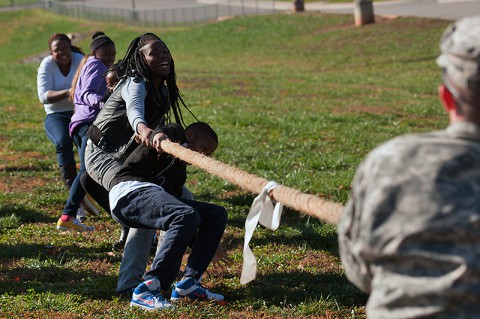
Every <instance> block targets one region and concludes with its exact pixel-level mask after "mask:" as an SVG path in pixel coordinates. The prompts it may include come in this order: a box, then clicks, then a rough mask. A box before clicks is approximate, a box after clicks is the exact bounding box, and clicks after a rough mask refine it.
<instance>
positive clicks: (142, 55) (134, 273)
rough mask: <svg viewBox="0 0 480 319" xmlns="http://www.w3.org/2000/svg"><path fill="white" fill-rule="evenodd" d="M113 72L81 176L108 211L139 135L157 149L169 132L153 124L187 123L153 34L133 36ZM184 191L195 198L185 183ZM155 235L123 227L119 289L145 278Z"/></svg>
mask: <svg viewBox="0 0 480 319" xmlns="http://www.w3.org/2000/svg"><path fill="white" fill-rule="evenodd" d="M111 72H112V73H115V75H116V77H117V79H118V81H119V82H118V83H117V84H116V85H115V88H114V90H113V92H111V95H110V97H109V99H108V101H107V102H106V103H105V104H104V106H103V108H102V110H101V111H100V113H99V115H98V116H97V119H96V120H95V121H94V123H93V125H92V126H91V127H90V129H89V133H88V136H89V138H90V139H89V140H88V142H87V147H86V151H85V164H86V169H87V172H88V174H83V175H82V177H81V184H82V186H83V188H84V189H85V190H86V191H87V192H88V193H89V194H90V195H92V197H94V199H95V201H96V202H97V203H99V204H100V205H101V206H102V207H103V208H104V209H105V210H106V211H107V212H110V206H109V200H108V191H109V190H110V182H111V180H112V178H113V177H114V176H115V174H116V172H117V171H118V170H119V169H120V168H121V166H122V163H123V162H124V161H125V159H126V157H127V156H128V155H129V153H130V152H131V150H133V149H134V148H135V147H136V145H138V142H137V141H139V142H140V143H141V144H143V145H145V146H151V147H155V148H156V149H157V150H158V149H159V148H160V141H161V140H162V139H163V138H165V136H164V135H163V134H155V135H154V136H153V135H152V133H153V130H152V128H155V127H156V126H157V125H158V124H167V123H169V122H172V120H174V121H175V122H177V123H179V124H182V125H184V122H183V118H182V112H181V109H180V104H182V105H183V106H184V107H185V108H186V106H185V104H184V102H183V100H182V99H181V96H180V92H179V90H178V87H177V84H176V76H175V65H174V62H173V59H172V57H171V55H170V52H169V50H168V48H167V46H166V45H165V44H164V43H163V41H162V40H160V38H158V37H157V36H156V35H155V34H152V33H146V34H144V35H142V36H139V37H137V38H135V39H134V40H133V41H132V42H131V43H130V45H129V47H128V49H127V52H126V54H125V57H124V58H123V59H122V60H120V61H119V62H118V63H117V64H116V65H115V66H114V67H113V69H112V70H111ZM187 110H188V109H187ZM192 115H193V114H192ZM135 137H137V138H135ZM182 197H187V198H190V199H193V196H192V195H191V194H190V193H189V192H188V190H187V189H186V188H184V191H183V194H182ZM127 235H128V238H127ZM154 235H155V231H154V230H152V229H132V230H130V231H128V228H123V229H122V235H121V236H120V240H119V244H120V245H121V246H123V245H125V248H124V254H123V256H124V257H123V258H122V264H121V266H120V274H119V278H118V285H117V291H118V292H129V293H131V291H132V289H131V288H132V287H136V286H137V285H138V284H139V283H141V282H142V280H141V277H142V275H143V273H144V272H145V268H146V265H147V260H148V256H149V253H150V247H151V244H152V241H153V238H154Z"/></svg>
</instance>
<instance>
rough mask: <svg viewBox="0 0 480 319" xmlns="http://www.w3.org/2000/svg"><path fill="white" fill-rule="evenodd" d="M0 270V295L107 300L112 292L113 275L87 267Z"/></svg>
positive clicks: (115, 281)
mask: <svg viewBox="0 0 480 319" xmlns="http://www.w3.org/2000/svg"><path fill="white" fill-rule="evenodd" d="M4 268H5V267H2V268H1V269H0V279H1V280H0V294H2V293H9V294H12V295H18V294H27V293H30V292H31V289H34V290H35V291H36V292H37V293H44V292H51V293H53V294H78V295H81V296H84V297H86V298H92V299H97V300H110V299H112V296H114V295H115V287H116V283H117V276H116V275H104V274H102V273H100V272H94V271H90V270H87V271H86V270H72V269H65V268H64V267H62V265H57V266H52V265H48V266H38V267H35V265H32V266H28V267H16V268H14V269H4Z"/></svg>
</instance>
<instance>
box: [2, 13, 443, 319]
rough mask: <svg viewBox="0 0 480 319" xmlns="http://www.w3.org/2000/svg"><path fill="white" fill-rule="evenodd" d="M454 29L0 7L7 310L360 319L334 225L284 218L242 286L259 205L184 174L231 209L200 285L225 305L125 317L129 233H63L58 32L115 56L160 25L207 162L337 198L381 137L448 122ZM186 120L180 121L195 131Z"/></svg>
mask: <svg viewBox="0 0 480 319" xmlns="http://www.w3.org/2000/svg"><path fill="white" fill-rule="evenodd" d="M446 25H447V22H446V21H441V20H427V19H413V18H412V19H410V18H408V19H407V18H400V19H394V20H387V19H381V18H379V19H377V23H375V24H373V25H368V26H365V27H362V28H355V27H354V25H353V18H352V16H349V15H322V14H299V15H288V14H278V15H272V16H259V17H242V18H236V19H231V20H226V21H223V22H218V23H211V24H202V25H196V26H191V27H181V28H168V29H153V30H152V29H148V30H146V29H142V28H138V27H129V26H124V25H112V24H101V23H96V22H91V21H80V20H73V19H67V18H63V17H60V16H57V15H52V14H49V13H46V12H44V11H41V10H28V11H17V12H8V13H0V27H1V30H2V33H1V34H0V92H1V94H0V125H1V127H2V130H1V131H0V142H1V143H0V317H15V318H20V317H21V318H140V317H141V318H158V317H159V316H160V317H164V318H190V317H191V318H207V317H217V318H289V317H291V318H364V305H365V302H366V299H367V296H366V295H364V294H363V293H361V292H360V291H359V290H357V289H356V288H355V287H354V286H352V285H351V284H350V283H349V282H348V281H347V279H346V277H345V275H344V273H343V270H342V266H341V263H340V261H339V259H338V249H337V242H336V233H335V226H334V225H328V224H325V223H323V222H321V221H319V220H316V219H314V218H309V217H306V216H302V215H301V214H299V213H298V212H296V211H293V210H289V209H286V210H285V212H284V215H283V217H282V223H281V226H280V228H279V229H278V230H277V231H276V232H271V231H269V230H265V229H262V228H259V229H257V231H256V233H255V234H254V238H253V240H252V242H251V247H254V248H253V249H254V253H255V255H256V257H257V261H258V276H257V279H256V280H255V281H253V282H251V283H249V284H248V285H246V286H242V285H240V283H239V276H240V272H241V262H242V247H243V236H244V227H243V226H244V222H245V217H246V215H247V213H248V209H249V206H250V205H251V203H252V200H253V198H254V196H253V195H252V194H249V193H247V192H244V191H242V190H241V189H239V188H237V187H236V186H235V185H232V184H229V183H228V182H225V181H224V180H221V179H219V178H217V177H214V176H210V175H208V174H206V173H204V172H202V171H200V170H198V169H195V168H190V170H189V176H190V177H189V181H188V187H189V189H191V190H192V191H193V193H194V194H195V196H196V197H197V198H198V199H200V200H208V201H212V202H215V203H218V204H221V205H224V206H225V207H226V208H227V209H228V211H229V225H228V227H227V231H226V233H225V236H224V240H223V245H224V246H225V247H226V248H227V249H228V251H229V253H230V254H231V256H232V257H233V258H234V260H235V265H234V266H233V267H231V268H229V269H228V270H224V271H219V270H212V271H210V272H209V273H208V276H207V278H206V279H205V282H206V283H207V284H208V285H209V286H210V287H211V288H212V290H213V291H218V292H221V293H223V294H224V295H225V296H226V299H227V300H228V301H229V304H228V305H226V306H223V307H220V306H213V305H205V304H197V303H195V304H185V305H181V306H180V307H178V308H177V309H176V310H174V311H172V312H167V313H161V314H144V313H143V312H141V311H136V310H130V309H129V307H128V300H126V299H122V298H120V297H118V296H117V295H116V294H115V292H114V291H115V286H116V279H117V274H118V267H119V264H120V258H121V253H120V252H118V251H112V249H111V246H112V243H113V242H114V241H115V240H116V239H117V237H118V235H119V233H120V227H119V225H118V224H116V223H115V222H114V221H113V220H112V219H111V218H110V217H109V216H108V215H107V214H106V213H104V214H103V216H101V217H92V216H91V217H90V218H89V220H88V223H90V224H93V225H95V227H96V231H95V232H93V233H91V234H69V233H68V234H65V233H59V232H58V231H57V230H56V229H55V227H54V226H55V223H56V220H57V219H58V217H59V215H60V213H61V210H62V209H63V205H64V204H65V201H66V198H67V195H68V194H67V192H66V190H65V188H64V187H63V185H62V183H61V181H60V180H59V179H58V174H57V168H56V161H55V155H54V149H53V145H51V143H50V142H49V141H48V140H47V137H46V135H45V132H44V129H43V120H44V117H45V113H44V110H43V106H42V105H41V104H40V103H39V101H38V98H37V96H36V70H37V67H38V64H39V61H40V59H41V57H43V56H45V54H48V46H47V40H48V38H49V36H50V34H51V33H53V32H64V33H68V32H72V33H74V34H75V35H76V36H77V39H78V40H79V42H78V43H77V44H78V45H80V46H81V47H83V48H84V49H85V50H87V48H88V44H89V39H90V35H91V34H92V32H93V31H96V30H103V31H105V33H106V34H108V35H109V36H110V37H111V38H112V39H114V41H115V42H116V45H117V54H118V55H117V59H119V58H122V57H123V54H124V52H125V49H126V47H127V45H128V43H129V42H130V41H131V39H132V38H133V37H134V36H137V35H139V34H142V33H144V32H154V33H156V34H158V35H159V36H160V37H161V38H162V39H164V41H165V42H166V43H167V45H168V46H169V48H170V49H171V52H172V54H173V57H174V59H175V64H176V71H177V78H178V82H179V86H180V89H181V91H182V93H183V94H184V99H185V101H186V103H187V104H188V105H189V107H190V108H191V110H192V111H193V112H194V114H195V115H196V116H197V117H198V118H199V119H201V120H203V121H207V122H209V123H211V124H212V126H213V127H214V128H215V129H216V130H217V132H218V134H219V138H220V147H219V149H218V151H217V152H216V153H215V155H214V158H216V159H218V160H221V161H223V162H225V163H229V164H231V165H234V166H237V167H239V168H241V169H243V170H245V171H247V172H250V173H253V174H256V175H258V176H260V177H263V178H267V179H269V180H274V181H277V182H278V183H281V184H283V185H286V186H290V187H293V188H296V189H298V190H301V191H303V192H306V193H309V194H316V195H318V196H321V197H323V198H326V199H328V200H331V201H335V202H339V203H342V204H344V203H345V202H346V200H347V199H348V196H349V192H350V183H351V180H352V177H353V174H354V172H355V169H356V167H357V165H358V164H359V162H360V161H361V159H362V158H363V156H364V155H365V154H366V153H367V152H368V151H369V150H370V149H372V148H373V147H375V146H376V145H378V144H380V143H381V142H383V141H385V140H387V139H389V138H391V137H393V136H396V135H399V134H403V133H407V132H419V131H428V130H433V129H438V128H441V127H443V126H445V125H446V124H447V122H446V118H445V117H444V116H443V111H442V109H441V107H440V106H439V103H438V101H437V96H436V89H437V85H438V83H439V81H440V72H439V70H438V68H437V67H436V65H435V57H436V56H437V55H438V39H439V37H440V34H441V32H442V31H443V29H444V28H445V26H446ZM192 120H193V118H192V117H190V116H187V122H190V121H192Z"/></svg>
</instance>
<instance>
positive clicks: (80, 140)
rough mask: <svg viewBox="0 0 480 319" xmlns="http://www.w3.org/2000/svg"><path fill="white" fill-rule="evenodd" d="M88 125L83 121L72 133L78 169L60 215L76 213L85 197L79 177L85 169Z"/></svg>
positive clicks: (73, 214)
mask: <svg viewBox="0 0 480 319" xmlns="http://www.w3.org/2000/svg"><path fill="white" fill-rule="evenodd" d="M89 127H90V124H89V123H85V124H82V125H80V126H79V127H77V129H76V130H75V132H74V134H73V141H74V142H75V145H77V149H78V156H79V158H80V171H79V172H78V174H77V177H75V179H74V181H73V183H72V186H71V188H70V192H69V194H68V199H67V203H66V204H65V207H64V209H63V212H62V215H69V216H73V217H75V216H76V215H77V210H78V208H79V207H80V203H81V202H82V199H83V198H84V197H85V190H84V189H83V187H82V184H81V183H80V178H81V176H82V174H83V173H84V172H85V171H86V170H85V147H86V146H87V140H88V137H87V131H88V128H89Z"/></svg>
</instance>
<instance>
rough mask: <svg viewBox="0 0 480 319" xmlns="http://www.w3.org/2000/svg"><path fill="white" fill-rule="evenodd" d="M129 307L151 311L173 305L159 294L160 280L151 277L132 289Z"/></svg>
mask: <svg viewBox="0 0 480 319" xmlns="http://www.w3.org/2000/svg"><path fill="white" fill-rule="evenodd" d="M130 307H139V308H142V309H144V310H148V311H151V310H162V309H166V308H171V307H173V305H172V304H171V303H170V302H168V301H167V300H166V299H165V297H163V296H162V295H161V294H160V281H158V279H156V278H153V279H150V280H147V281H144V282H142V283H141V284H140V285H138V286H137V288H135V290H133V294H132V301H131V302H130Z"/></svg>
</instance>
